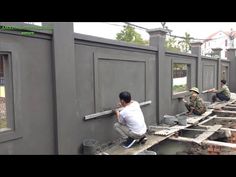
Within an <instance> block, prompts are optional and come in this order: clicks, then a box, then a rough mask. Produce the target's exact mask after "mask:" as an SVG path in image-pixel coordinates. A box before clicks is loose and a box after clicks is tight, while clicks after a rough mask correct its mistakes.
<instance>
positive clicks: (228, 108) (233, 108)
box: [222, 106, 236, 111]
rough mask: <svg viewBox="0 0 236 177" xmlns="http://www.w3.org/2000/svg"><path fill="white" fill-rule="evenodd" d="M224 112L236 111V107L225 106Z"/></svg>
mask: <svg viewBox="0 0 236 177" xmlns="http://www.w3.org/2000/svg"><path fill="white" fill-rule="evenodd" d="M222 109H223V110H229V111H236V107H232V106H224V107H222Z"/></svg>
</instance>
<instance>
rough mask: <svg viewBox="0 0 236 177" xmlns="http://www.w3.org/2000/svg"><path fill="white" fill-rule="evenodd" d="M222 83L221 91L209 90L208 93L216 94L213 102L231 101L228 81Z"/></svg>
mask: <svg viewBox="0 0 236 177" xmlns="http://www.w3.org/2000/svg"><path fill="white" fill-rule="evenodd" d="M220 83H221V88H220V89H219V90H216V89H210V90H208V92H213V93H216V94H215V95H214V96H213V97H212V102H215V101H216V100H217V98H218V99H219V100H220V101H229V100H230V90H229V88H228V86H227V85H226V80H221V82H220Z"/></svg>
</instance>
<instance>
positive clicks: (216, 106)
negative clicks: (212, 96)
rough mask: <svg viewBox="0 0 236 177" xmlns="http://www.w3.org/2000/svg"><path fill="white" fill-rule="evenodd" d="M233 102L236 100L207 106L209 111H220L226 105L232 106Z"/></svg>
mask: <svg viewBox="0 0 236 177" xmlns="http://www.w3.org/2000/svg"><path fill="white" fill-rule="evenodd" d="M235 101H236V100H229V101H224V102H215V103H213V104H211V105H209V106H208V108H209V109H221V108H222V107H224V106H226V105H228V104H232V103H233V102H235Z"/></svg>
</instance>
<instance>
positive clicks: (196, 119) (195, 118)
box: [187, 109, 213, 124]
mask: <svg viewBox="0 0 236 177" xmlns="http://www.w3.org/2000/svg"><path fill="white" fill-rule="evenodd" d="M212 111H213V110H212V109H208V110H207V111H206V112H205V113H204V114H202V115H201V116H191V117H189V118H187V123H188V124H197V123H199V121H200V120H202V119H204V118H206V117H207V116H209V115H210V114H211V113H212Z"/></svg>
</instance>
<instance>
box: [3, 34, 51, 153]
mask: <svg viewBox="0 0 236 177" xmlns="http://www.w3.org/2000/svg"><path fill="white" fill-rule="evenodd" d="M50 38H51V37H50V36H48V35H45V36H44V35H43V36H42V35H41V36H37V35H36V36H35V37H23V36H20V35H15V34H7V33H0V52H7V53H10V55H11V58H8V59H9V60H11V63H12V82H13V93H14V97H12V98H11V99H14V105H13V107H14V115H13V119H14V123H15V130H13V131H12V132H5V133H1V134H0V154H54V152H55V143H54V140H55V134H54V111H53V105H54V103H53V97H52V94H53V89H52V86H53V83H52V63H51V55H52V53H51V51H52V43H51V39H50Z"/></svg>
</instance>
